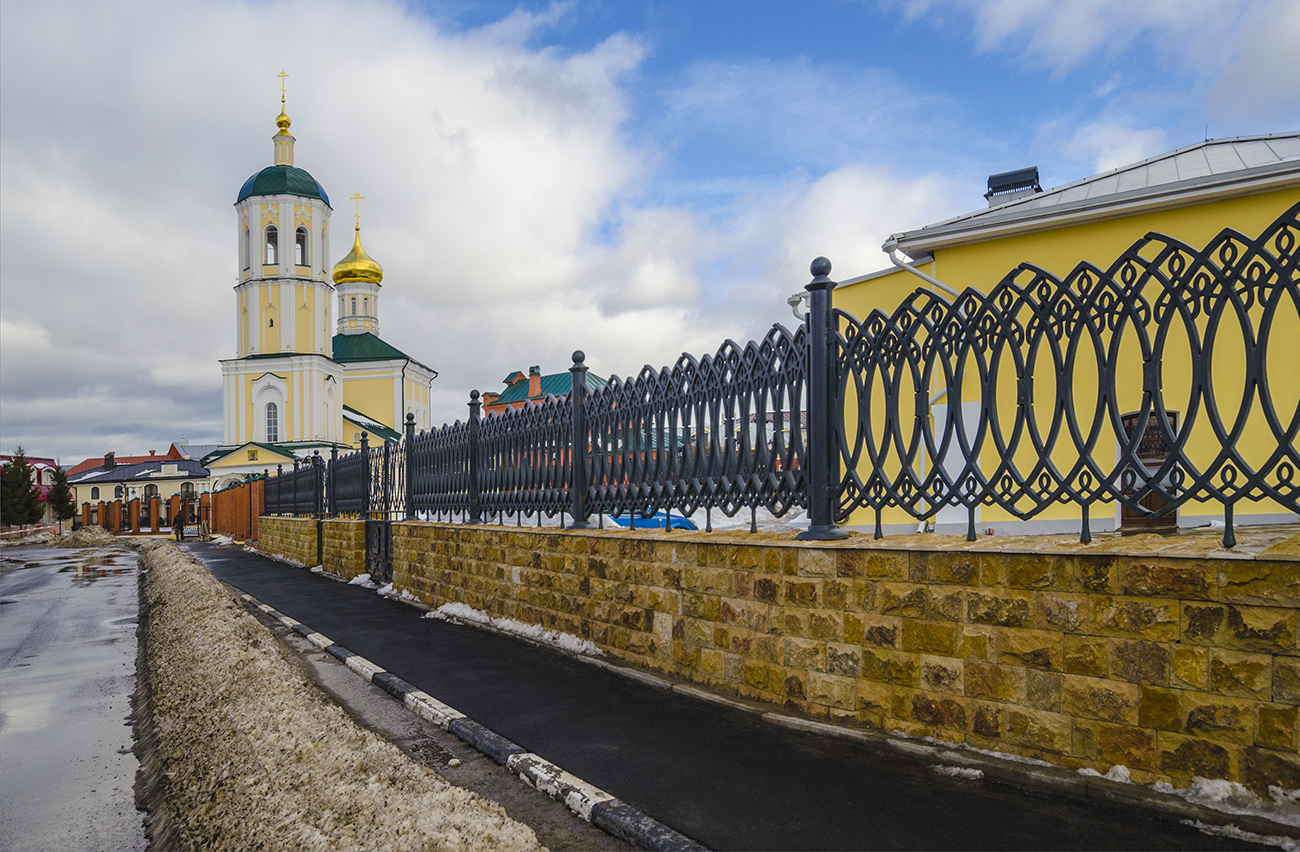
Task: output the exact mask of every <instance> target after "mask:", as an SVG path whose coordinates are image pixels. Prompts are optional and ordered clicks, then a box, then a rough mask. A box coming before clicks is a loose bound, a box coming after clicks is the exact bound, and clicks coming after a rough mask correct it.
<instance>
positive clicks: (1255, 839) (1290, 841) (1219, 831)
mask: <svg viewBox="0 0 1300 852" xmlns="http://www.w3.org/2000/svg"><path fill="white" fill-rule="evenodd" d="M1183 825H1190V826H1191V827H1192V828H1194V829H1196V830H1197V831H1199V832H1201V833H1202V834H1209V835H1212V836H1214V837H1231V838H1232V839H1233V840H1244V841H1246V842H1247V843H1258V844H1260V845H1261V846H1276V847H1278V848H1280V849H1282V850H1284V852H1300V840H1296V839H1295V838H1294V837H1283V836H1281V835H1279V834H1269V835H1264V834H1256V833H1255V832H1253V831H1242V830H1241V829H1240V828H1237V826H1235V825H1210V824H1209V823H1204V822H1201V821H1200V820H1191V819H1185V820H1183Z"/></svg>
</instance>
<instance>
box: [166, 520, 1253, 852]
mask: <svg viewBox="0 0 1300 852" xmlns="http://www.w3.org/2000/svg"><path fill="white" fill-rule="evenodd" d="M184 547H185V549H186V550H188V551H189V552H190V553H192V554H193V555H195V556H196V557H198V558H199V559H201V560H202V561H203V562H204V563H205V564H206V565H207V567H208V569H209V570H210V571H211V572H212V573H213V574H214V575H216V576H217V577H219V578H220V579H222V580H224V581H225V582H227V583H229V584H231V585H232V586H235V587H237V588H239V589H241V590H243V591H245V592H247V593H248V594H251V595H253V596H254V597H256V598H258V599H259V600H261V601H262V602H264V603H266V604H268V605H270V606H272V607H275V608H276V609H278V610H279V611H280V612H282V613H284V614H286V615H288V616H291V617H292V618H295V619H297V620H299V621H301V622H303V623H304V624H306V625H308V626H310V627H312V628H314V629H315V630H317V631H319V632H321V633H324V634H325V635H327V636H329V637H330V638H331V639H333V640H334V641H335V642H337V643H339V644H340V645H343V646H344V647H346V648H348V649H349V650H350V651H353V652H354V653H357V654H360V655H361V656H363V657H365V658H367V659H369V660H370V661H372V662H374V663H376V664H377V665H379V666H382V667H383V668H385V669H387V670H388V671H391V672H392V673H393V674H395V675H397V676H399V677H401V678H403V679H405V680H407V681H409V682H411V683H412V684H414V685H416V686H417V687H419V688H420V689H422V690H424V691H425V692H427V693H428V694H430V695H432V696H433V697H435V698H437V699H438V700H439V701H442V702H444V703H446V704H449V705H450V706H452V707H454V708H456V709H457V710H459V711H460V712H462V713H465V714H466V715H468V716H470V717H471V718H473V719H474V720H476V721H478V722H479V723H481V724H483V725H485V726H487V727H488V728H491V729H492V730H494V731H496V732H497V733H499V734H501V735H502V736H504V737H506V738H508V739H510V740H513V741H514V742H516V743H518V744H519V745H521V746H523V747H524V748H526V749H528V750H529V751H531V752H534V753H536V754H539V755H541V756H543V757H545V758H547V759H548V760H550V761H552V762H554V763H556V764H558V765H559V766H561V767H563V768H564V769H566V770H567V771H569V772H571V773H573V774H574V775H577V776H578V777H580V778H582V779H583V780H585V781H587V782H588V783H591V784H594V785H596V786H597V787H600V788H602V789H604V790H606V791H607V792H609V793H611V794H613V795H615V796H617V797H619V798H620V799H622V800H623V801H625V802H627V803H629V804H631V805H633V806H634V807H637V808H640V809H641V810H642V811H643V812H644V813H646V814H648V815H650V816H652V817H654V818H655V819H658V820H660V821H661V822H663V823H665V824H667V825H669V826H671V827H672V828H675V829H677V830H678V831H680V832H682V833H683V834H686V835H688V836H690V837H692V838H694V839H696V840H698V841H699V842H701V843H703V844H705V845H707V846H710V847H712V848H715V849H1232V848H1260V847H1255V846H1251V845H1249V844H1242V843H1239V842H1237V841H1233V840H1230V839H1227V838H1223V837H1210V836H1207V835H1204V834H1201V833H1199V832H1197V831H1196V830H1194V829H1192V828H1189V827H1186V826H1183V825H1180V824H1179V823H1178V822H1177V820H1175V819H1172V818H1156V817H1154V816H1148V815H1146V814H1143V813H1137V812H1132V811H1122V810H1111V809H1107V808H1104V807H1101V806H1099V805H1097V804H1094V803H1091V802H1082V801H1076V800H1072V799H1066V798H1061V797H1056V796H1048V795H1040V794H1035V793H1031V792H1025V791H1022V790H1019V789H1016V788H1012V787H1008V786H1006V785H1001V784H994V783H979V782H974V783H972V782H969V781H960V780H955V779H950V778H947V777H942V776H940V775H938V774H936V773H935V772H934V771H933V770H932V769H931V768H930V767H928V766H925V765H922V764H920V763H916V762H913V761H909V760H906V759H903V758H900V757H897V756H893V755H888V754H881V753H879V752H878V751H876V750H874V749H870V748H868V747H867V746H864V745H859V744H857V743H852V742H845V741H841V740H831V739H827V738H823V737H820V736H816V735H811V734H805V733H800V732H797V731H791V730H787V729H784V728H779V727H775V726H772V725H769V724H765V723H763V722H761V721H760V720H759V718H758V717H757V716H755V715H752V714H748V713H744V712H741V711H737V710H732V709H729V708H726V707H720V706H716V705H713V704H709V703H706V702H702V701H699V700H698V699H692V698H688V697H685V696H681V695H676V694H673V693H669V692H665V691H663V690H658V689H655V688H653V687H651V686H648V685H645V684H641V683H638V682H636V681H634V680H631V679H629V678H625V677H620V676H619V675H617V674H614V673H611V672H607V671H604V670H602V669H599V668H597V667H594V666H589V665H586V664H583V663H581V662H578V661H576V660H573V659H571V658H569V657H567V656H565V655H563V654H560V653H558V652H554V651H551V650H548V649H546V648H542V647H538V646H535V645H533V644H530V643H526V642H523V641H519V640H516V639H512V638H510V637H506V636H501V635H497V634H493V633H489V632H486V631H483V630H479V629H476V628H473V627H468V626H462V625H456V624H449V623H446V622H443V621H439V620H437V619H425V618H421V615H422V613H421V612H420V611H419V610H417V609H415V608H414V607H410V606H407V605H405V604H402V603H399V602H397V601H393V600H391V599H388V598H383V597H380V596H379V595H377V594H375V592H373V591H370V590H367V589H364V588H361V587H359V586H349V585H344V584H342V583H339V582H337V581H334V580H330V579H329V578H326V577H322V576H320V575H318V574H312V573H311V572H309V571H305V570H303V569H300V568H291V567H289V566H286V565H284V564H283V563H279V562H275V561H273V560H270V559H267V558H265V557H263V556H260V555H258V554H254V553H249V552H247V551H244V550H241V549H237V548H233V547H214V546H211V545H202V544H187V545H184Z"/></svg>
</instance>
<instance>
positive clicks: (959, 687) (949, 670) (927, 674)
mask: <svg viewBox="0 0 1300 852" xmlns="http://www.w3.org/2000/svg"><path fill="white" fill-rule="evenodd" d="M920 664H921V685H922V686H923V687H925V688H926V689H932V690H935V691H936V692H951V693H954V694H956V695H962V694H964V685H963V681H962V674H963V671H964V669H965V666H964V665H963V664H962V661H961V660H958V659H956V658H953V657H929V656H922V657H921V658H920Z"/></svg>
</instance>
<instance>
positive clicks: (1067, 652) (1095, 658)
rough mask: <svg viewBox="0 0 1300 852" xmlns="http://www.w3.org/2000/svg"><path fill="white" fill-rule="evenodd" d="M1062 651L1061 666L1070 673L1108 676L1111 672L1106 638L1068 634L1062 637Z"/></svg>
mask: <svg viewBox="0 0 1300 852" xmlns="http://www.w3.org/2000/svg"><path fill="white" fill-rule="evenodd" d="M1061 652H1062V663H1061V668H1062V670H1063V671H1065V672H1067V673H1069V674H1075V675H1085V676H1087V677H1106V675H1107V674H1109V672H1110V658H1109V655H1108V654H1107V649H1106V640H1105V639H1101V638H1098V637H1096V636H1071V635H1069V634H1066V635H1064V636H1063V637H1062V641H1061Z"/></svg>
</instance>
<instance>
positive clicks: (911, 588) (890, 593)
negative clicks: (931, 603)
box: [874, 583, 926, 618]
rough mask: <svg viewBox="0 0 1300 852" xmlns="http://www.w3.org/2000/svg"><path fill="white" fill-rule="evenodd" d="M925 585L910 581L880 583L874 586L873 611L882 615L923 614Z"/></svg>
mask: <svg viewBox="0 0 1300 852" xmlns="http://www.w3.org/2000/svg"><path fill="white" fill-rule="evenodd" d="M925 602H926V601H925V587H924V586H915V585H912V584H910V583H881V584H880V585H879V586H877V588H876V599H875V607H874V609H875V611H876V612H879V613H881V614H882V615H897V616H908V617H911V618H923V617H924V616H925Z"/></svg>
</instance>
